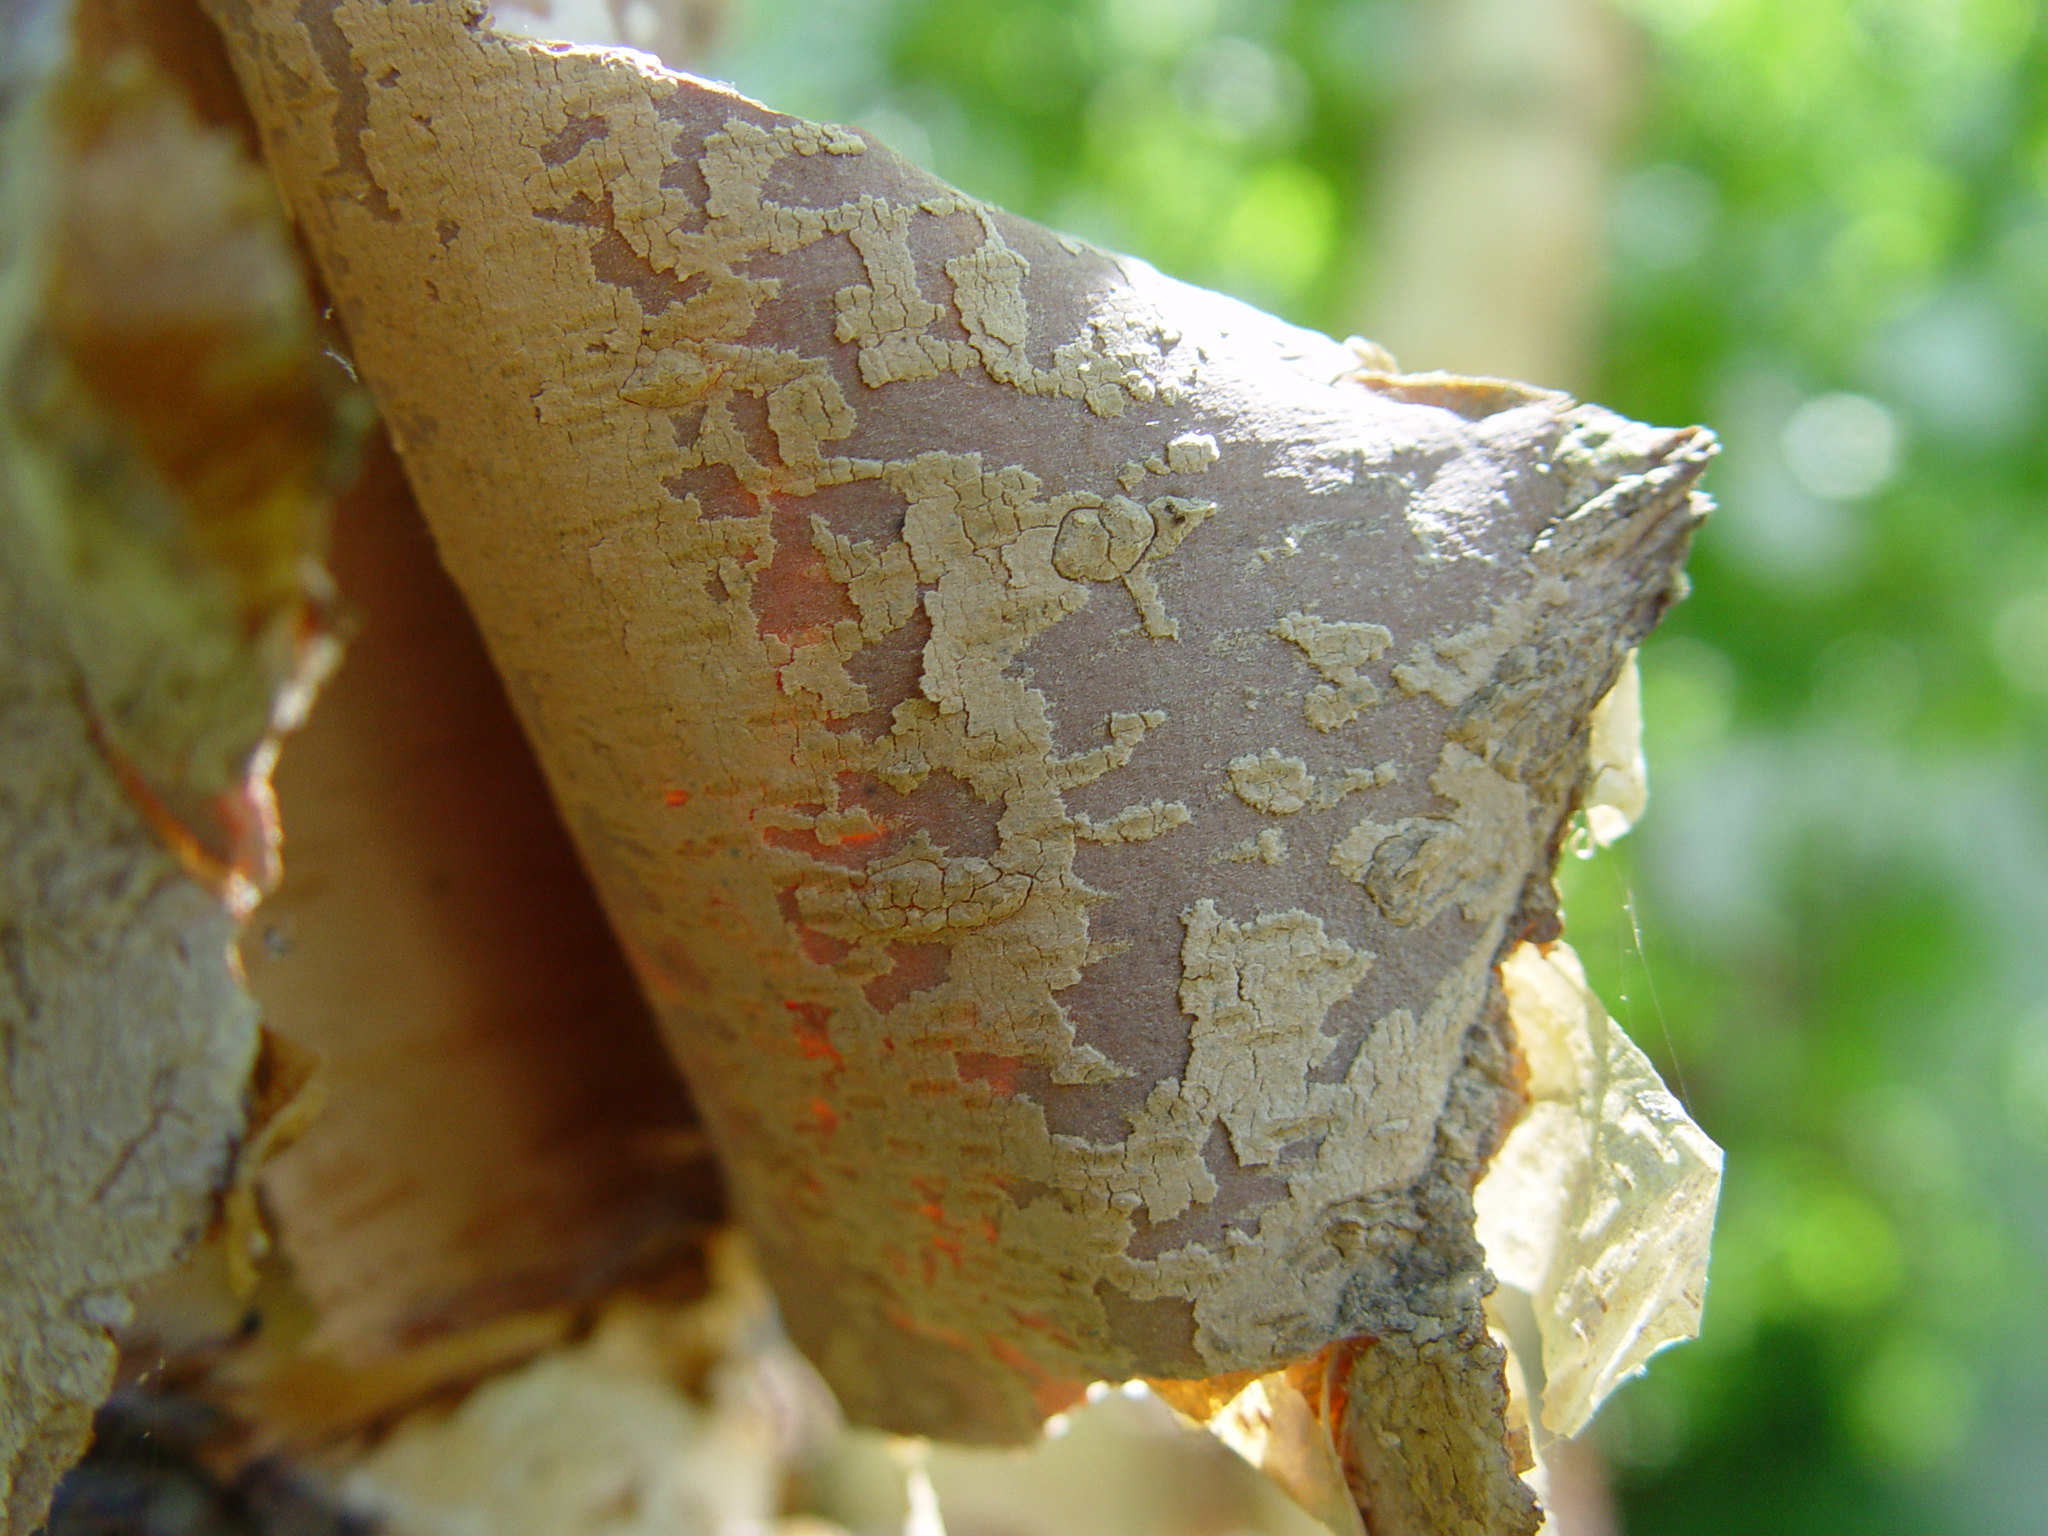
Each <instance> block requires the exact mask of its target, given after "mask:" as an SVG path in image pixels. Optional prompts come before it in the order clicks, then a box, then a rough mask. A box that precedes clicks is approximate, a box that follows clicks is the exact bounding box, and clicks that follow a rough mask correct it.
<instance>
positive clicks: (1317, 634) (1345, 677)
mask: <svg viewBox="0 0 2048 1536" xmlns="http://www.w3.org/2000/svg"><path fill="white" fill-rule="evenodd" d="M1290 542H1292V541H1291V540H1290ZM1272 632H1273V633H1274V634H1275V635H1278V636H1279V637H1280V638H1281V639H1282V640H1285V641H1287V642H1288V644H1290V645H1292V646H1294V647H1295V648H1296V649H1298V650H1299V651H1300V652H1301V653H1302V655H1304V656H1305V657H1307V658H1308V664H1309V665H1310V666H1311V667H1313V668H1315V670H1316V672H1317V674H1318V675H1320V676H1321V677H1322V679H1323V682H1322V684H1321V685H1320V686H1318V687H1315V688H1312V689H1310V690H1309V693H1308V697H1307V698H1305V699H1304V700H1303V701H1302V713H1303V714H1304V715H1305V716H1306V717H1307V719H1308V723H1309V724H1310V725H1312V726H1314V727H1315V728H1316V729H1317V730H1319V731H1334V730H1336V729H1338V728H1339V727H1340V726H1345V725H1349V724H1350V723H1351V722H1352V721H1354V720H1356V719H1357V718H1358V717H1359V716H1360V715H1361V714H1363V713H1364V712H1365V711H1366V710H1368V709H1370V708H1371V707H1372V706H1373V705H1375V704H1377V703H1379V701H1380V691H1379V688H1378V687H1377V686H1376V685H1375V684H1374V683H1373V682H1372V680H1371V679H1370V678H1367V677H1365V676H1363V675H1362V669H1363V668H1365V667H1368V666H1370V665H1371V664H1372V663H1373V662H1375V661H1377V660H1379V658H1380V656H1381V655H1382V653H1384V652H1385V650H1386V649H1387V647H1388V646H1390V645H1392V644H1393V643H1394V636H1393V633H1392V631H1390V630H1389V629H1387V627H1386V626H1385V625H1383V624H1357V623H1349V622H1333V621H1331V620H1329V619H1324V618H1320V617H1318V616H1316V615H1314V614H1307V613H1302V612H1299V611H1297V612H1294V613H1289V614H1286V615H1284V616H1283V617H1282V618H1281V619H1280V620H1279V622H1278V623H1276V624H1274V626H1273V630H1272Z"/></svg>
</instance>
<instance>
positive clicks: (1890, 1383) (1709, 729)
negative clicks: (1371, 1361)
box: [708, 0, 2048, 1536]
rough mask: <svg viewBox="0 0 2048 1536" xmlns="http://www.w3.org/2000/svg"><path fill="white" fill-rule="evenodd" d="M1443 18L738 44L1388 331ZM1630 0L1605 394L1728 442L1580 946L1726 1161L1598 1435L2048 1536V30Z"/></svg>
mask: <svg viewBox="0 0 2048 1536" xmlns="http://www.w3.org/2000/svg"><path fill="white" fill-rule="evenodd" d="M1426 12H1427V7H1426V6H1424V5H1420V4H1415V3H1407V0H1292V3H1286V0H1272V3H1257V0H1101V3H1097V0H1034V3H1015V0H752V3H750V4H746V5H742V6H739V7H737V8H736V9H735V10H734V11H733V12H732V13H731V14H730V15H728V16H727V17H726V18H725V22H724V27H723V32H722V41H721V43H720V46H719V51H718V52H717V53H716V54H715V55H714V56H713V57H712V59H711V60H710V61H709V65H708V68H709V70H710V72H713V73H718V74H721V75H724V76H726V77H728V78H731V79H734V80H735V81H736V82H737V83H738V84H739V85H740V86H741V87H742V88H744V89H746V90H748V91H749V92H750V93H752V94H755V95H758V96H760V97H761V98H763V99H764V100H766V101H768V102H769V103H771V104H772V105H774V106H776V107H779V108H782V109H784V110H788V111H793V112H798V113H802V114H806V115H810V116H816V117H824V118H829V119H836V120H840V121H852V122H857V123H860V124H861V125H863V126H865V127H869V128H871V129H873V130H874V131H876V132H877V133H878V134H879V135H880V136H881V137H883V138H884V139H886V140H888V141H889V142H891V143H892V144H894V145H895V146H896V147H897V148H899V149H901V150H903V151H904V152H905V153H908V154H910V155H911V156H912V157H913V158H916V159H919V160H921V161H922V162H923V163H925V164H926V165H928V166H929V167H930V168H931V169H933V170H935V171H936V172H938V173H939V174H940V175H942V176H944V177H946V178H948V179H949V180H951V181H954V182H955V183H957V184H959V185H960V186H962V187H964V188H966V189H967V190H969V191H971V192H974V193H976V194H978V195H980V196H983V197H986V198H988V199H990V200H993V201H996V202H1000V203H1002V204H1004V205H1006V206H1008V207H1011V208H1013V209H1015V210H1016V211H1018V212H1021V213H1025V214H1028V215H1031V216H1033V217H1036V218H1039V219H1042V220H1045V221H1047V222H1049V223H1052V224H1054V225H1056V226H1059V227H1062V228H1065V229H1068V230H1072V231H1074V232H1076V233H1079V234H1083V235H1086V236H1089V237H1090V238H1093V239H1096V240H1098V241H1101V242H1102V243H1105V244H1108V245H1112V246H1115V247H1118V248H1122V249H1125V250H1129V251H1132V252H1134V253H1136V254H1138V255H1141V256H1144V257H1146V258H1147V259H1149V260H1151V261H1153V262H1154V263H1155V264H1157V265H1158V266H1160V267H1162V268H1163V269H1165V270H1166V271H1168V272H1170V273H1172V274H1174V275H1176V276H1180V277H1185V278H1189V279H1192V280H1194V281H1198V282H1204V283H1209V284H1212V285H1215V286H1218V287H1221V288H1224V289H1227V290H1229V291H1232V292H1235V293H1238V294H1240V295H1242V296H1243V297H1246V298H1248V299H1251V300H1253V301H1254V302H1257V303H1260V304H1263V305H1266V306H1268V307H1270V308H1274V309H1276V310H1277V311H1278V312H1280V313H1281V314H1283V315H1285V316H1286V317H1288V318H1289V319H1293V320H1297V321H1300V322H1302V323H1305V324H1310V325H1315V326H1318V327H1321V328H1324V329H1327V330H1331V331H1334V332H1335V333H1337V334H1339V335H1342V334H1345V333H1346V332H1349V331H1353V330H1359V329H1363V328H1364V323H1363V320H1362V316H1363V315H1364V314H1365V313H1366V312H1367V308H1366V306H1365V305H1364V304H1363V303H1362V301H1361V298H1360V295H1361V294H1363V293H1367V292H1369V291H1370V288H1371V284H1372V282H1373V279H1374V273H1375V270H1376V268H1375V262H1376V260H1377V259H1378V256H1379V241H1378V240H1377V239H1376V234H1375V220H1376V218H1377V217H1379V216H1380V215H1379V213H1378V211H1377V210H1379V209H1380V207H1381V203H1380V193H1381V192H1382V190H1383V189H1382V188H1381V187H1380V186H1379V184H1378V183H1379V182H1380V181H1381V180H1383V177H1382V176H1380V175H1379V174H1378V168H1379V167H1382V166H1384V164H1385V163H1386V153H1387V150H1388V146H1389V144H1390V143H1391V142H1392V141H1391V140H1390V137H1389V136H1390V134H1393V133H1394V132H1396V131H1397V130H1398V127H1399V125H1400V124H1401V123H1402V122H1404V121H1408V120H1411V119H1409V118H1408V117H1407V114H1409V113H1411V112H1412V111H1413V110H1414V103H1415V99H1416V92H1417V91H1418V90H1419V89H1422V88H1423V87H1422V85H1421V82H1424V81H1426V80H1428V79H1429V78H1431V70H1432V68H1433V66H1434V64H1435V63H1436V61H1434V60H1432V59H1431V58H1430V57H1429V53H1430V49H1431V48H1432V47H1433V46H1436V45H1435V44H1433V42H1432V38H1433V37H1435V36H1437V34H1436V33H1433V32H1432V29H1431V28H1430V26H1429V25H1428V22H1429V20H1430V18H1429V16H1428V15H1427V14H1426ZM1620 19H1621V24H1622V27H1623V28H1624V30H1625V33H1626V35H1627V37H1628V39H1629V47H1630V49H1631V50H1633V52H1632V54H1631V57H1632V58H1633V61H1634V62H1633V66H1632V67H1633V68H1634V70H1635V71H1636V82H1635V98H1636V103H1637V104H1636V106H1635V108H1634V110H1633V112H1632V114H1631V115H1630V116H1629V117H1628V119H1627V121H1626V123H1625V126H1624V128H1623V130H1622V132H1621V135H1620V138H1619V141H1618V143H1617V144H1616V145H1615V147H1614V148H1613V150H1612V152H1611V156H1610V160H1611V164H1610V166H1609V171H1610V175H1609V179H1608V182H1607V188H1606V193H1605V204H1606V213H1605V217H1604V228H1603V229H1601V230H1600V231H1599V232H1598V234H1599V241H1598V244H1599V247H1600V248H1601V249H1602V250H1604V252H1605V278H1604V283H1603V285H1602V287H1601V290H1600V292H1601V298H1600V302H1599V307H1598V312H1597V315H1596V318H1595V322H1594V326H1593V334H1592V336H1591V338H1590V347H1591V353H1592V357H1593V362H1592V364H1591V366H1590V370H1589V372H1588V376H1587V377H1586V378H1584V379H1582V380H1579V381H1576V382H1578V383H1579V384H1580V385H1581V386H1582V387H1583V389H1584V391H1585V393H1587V394H1589V395H1590V396H1592V397H1593V398H1597V399H1599V400H1601V401H1602V402H1603V403H1606V404H1608V405H1611V406H1614V407H1616V408H1617V409H1620V410H1622V411H1625V412H1628V413H1630V414H1632V415H1636V416H1640V417H1644V418H1648V419H1651V420H1656V421H1661V422H1667V423H1679V422H1687V421H1704V422H1707V423H1708V424H1710V425H1712V426H1714V427H1715V428H1716V429H1717V430H1718V431H1719V432H1720V433H1721V434H1722V436H1723V439H1724V441H1725V443H1726V447H1727V451H1726V454H1725V455H1724V457H1723V459H1722V461H1721V463H1720V464H1719V465H1718V466H1717V468H1716V469H1715V471H1714V473H1713V475H1712V477H1711V485H1712V488H1713V490H1714V491H1715V493H1716V496H1717V498H1718V500H1719V501H1720V503H1721V511H1720V512H1719V513H1718V514H1717V516H1716V517H1715V519H1714V520H1713V522H1712V523H1711V524H1710V525H1709V527H1708V529H1707V530H1706V532H1705V533H1704V534H1703V536H1702V537H1701V540H1700V542H1699V546H1698V549H1697V552H1696V555H1695V557H1694V560H1693V563H1692V571H1693V576H1694V581H1695V593H1694V596H1693V597H1692V599H1691V600H1690V601H1689V602H1687V603H1685V604H1684V605H1683V606H1682V607H1680V608H1679V609H1678V610H1676V611H1675V612H1674V613H1673V615H1672V616H1671V618H1670V620H1669V621H1668V622H1667V624H1666V626H1665V627H1664V629H1663V630H1662V631H1661V632H1660V633H1659V634H1658V636H1657V637H1656V638H1654V639H1653V640H1652V641H1651V642H1650V644H1649V645H1648V646H1647V647H1646V648H1645V651H1644V657H1643V670H1644V680H1645V681H1644V687H1645V707H1646V716H1647V738H1648V745H1649V753H1650V762H1651V782H1652V799H1651V808H1650V811H1649V813H1648V815H1647V817H1646V818H1645V820H1644V821H1643V823H1642V824H1641V826H1640V827H1639V828H1638V829H1637V831H1636V832H1635V833H1634V834H1633V835H1632V836H1631V837H1630V838H1628V839H1627V840H1626V841H1624V842H1623V843H1622V844H1621V845H1619V846H1618V847H1617V848H1615V849H1613V850H1610V851H1608V852H1605V853H1603V854H1600V855H1599V856H1598V857H1596V858H1594V859H1591V860H1589V861H1585V862H1583V863H1573V864H1572V865H1571V867H1570V868H1568V870H1567V871H1566V877H1565V884H1566V892H1567V899H1568V914H1569V937H1570V938H1571V939H1572V940H1573V941H1574V943H1575V944H1576V945H1577V946H1578V948H1579V949H1580V951H1581V953H1582V954H1583V956H1584V958H1585V960H1586V963H1587V966H1588V968H1589V970H1590V971H1591V973H1592V975H1593V977H1594V979H1595V981H1596V983H1597V984H1598V985H1599V987H1600V989H1601V992H1602V994H1603V996H1605V997H1606V999H1607V1001H1608V1003H1609V1005H1610V1006H1611V1007H1612V1008H1613V1009H1614V1011H1615V1013H1616V1015H1617V1016H1618V1017H1620V1018H1621V1019H1622V1020H1623V1021H1624V1022H1625V1023H1626V1024H1627V1025H1628V1027H1629V1028H1630V1030H1631V1032H1632V1033H1633V1034H1634V1035H1635V1037H1636V1038H1637V1040H1638V1041H1640V1042H1641V1044H1642V1045H1643V1046H1644V1047H1645V1048H1646V1049H1647V1050H1648V1051H1649V1052H1650V1053H1651V1055H1652V1056H1653V1057H1655V1058H1656V1060H1657V1063H1658V1065H1659V1067H1660V1069H1661V1070H1662V1071H1663V1072H1664V1074H1665V1076H1666V1078H1667V1080H1669V1081H1670V1082H1671V1083H1672V1084H1673V1086H1674V1087H1676V1088H1678V1089H1679V1090H1680V1091H1681V1093H1682V1094H1683V1096H1684V1097H1685V1098H1686V1099H1687V1101H1688V1103H1689V1105H1690V1107H1691V1109H1692V1111H1693V1113H1694V1114H1695V1116H1696V1117H1697V1118H1698V1119H1699V1121H1700V1123H1701V1124H1702V1125H1703V1126H1705V1128H1706V1129H1707V1130H1708V1131H1709V1132H1710V1133H1711V1134H1712V1135H1713V1136H1714V1137H1715V1138H1716V1139H1717V1140H1718V1141H1720V1142H1721V1143H1722V1144H1723V1146H1724V1147H1726V1149H1727V1153H1728V1165H1727V1185H1726V1192H1725V1196H1724V1200H1723V1204H1722V1215H1721V1226H1720V1232H1719V1236H1718V1239H1717V1247H1716V1254H1715V1260H1714V1268H1713V1275H1712V1284H1711V1289H1710V1293H1709V1299H1708V1307H1707V1317H1706V1326H1705V1331H1704V1334H1703V1335H1702V1337H1701V1339H1700V1341H1699V1342H1698V1343H1696V1344H1693V1345H1689V1346H1687V1347H1685V1348H1682V1349H1678V1350H1674V1351H1672V1352H1670V1353H1669V1354H1667V1355H1665V1356H1663V1357H1661V1358H1660V1359H1659V1360H1658V1362H1657V1364H1656V1366H1655V1367H1654V1369H1653V1370H1652V1371H1651V1373H1650V1374H1649V1376H1648V1377H1647V1378H1645V1379H1643V1380H1641V1381H1638V1382H1636V1383H1633V1384H1631V1385H1630V1386H1628V1387H1626V1388H1624V1389H1623V1391H1622V1392H1621V1393H1620V1394H1619V1395H1618V1396H1617V1397H1616V1398H1615V1399H1614V1400H1613V1401H1612V1402H1611V1403H1610V1404H1609V1405H1608V1407H1607V1409H1606V1410H1605V1411H1604V1412H1603V1413H1602V1415H1601V1418H1600V1420H1599V1421H1598V1423H1597V1424H1596V1425H1595V1427H1594V1429H1593V1430H1592V1431H1591V1432H1590V1434H1591V1437H1592V1440H1593V1442H1594V1444H1595V1445H1596V1446H1597V1447H1598V1449H1599V1451H1600V1453H1601V1455H1602V1457H1603V1458H1604V1460H1605V1461H1606V1463H1607V1465H1608V1467H1609V1469H1610V1472H1611V1476H1612V1478H1613V1481H1614V1484H1615V1490H1616V1495H1617V1499H1618V1505H1619V1523H1620V1525H1621V1526H1622V1528H1623V1529H1624V1530H1626V1531H1628V1532H1631V1533H1635V1536H1653V1533H1655V1536H1665V1533H1671V1536H1676V1533H1681V1532H1710V1531H1711V1532H1717V1533H1721V1532H1737V1531H1740V1532H1773V1531H1788V1532H1789V1531H1797V1532H1837V1531H1841V1532H1901V1533H1906V1532H1914V1533H1923V1532H1972V1533H1974V1532H1985V1533H1991V1532H1997V1533H2001V1536H2004V1533H2013V1532H2030V1531H2041V1530H2048V771H2044V770H2048V761H2044V759H2048V519H2044V518H2043V516H2042V506H2041V500H2042V491H2043V483H2044V474H2048V463H2044V453H2043V443H2042V433H2041V428H2040V422H2041V417H2040V404H2041V385H2042V369H2043V364H2044V361H2048V90H2044V84H2048V29H2044V26H2043V24H2042V22H2041V19H2040V18H2039V17H2038V16H2037V13H2036V8H2035V7H2034V6H2033V5H2031V4H2028V3H2025V0H1636V3H1634V4H1630V5H1626V6H1624V7H1623V8H1622V11H1621V17H1620ZM1404 361H1406V362H1408V363H1410V364H1411V365H1421V366H1428V365H1429V363H1430V362H1431V360H1430V359H1428V358H1414V357H1410V358H1407V359H1404ZM1539 382H1547V381H1539ZM1816 402H1818V403H1817V404H1816Z"/></svg>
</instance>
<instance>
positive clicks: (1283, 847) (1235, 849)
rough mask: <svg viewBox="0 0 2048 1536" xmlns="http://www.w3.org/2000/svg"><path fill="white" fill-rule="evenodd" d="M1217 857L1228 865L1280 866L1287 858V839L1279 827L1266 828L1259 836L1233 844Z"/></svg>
mask: <svg viewBox="0 0 2048 1536" xmlns="http://www.w3.org/2000/svg"><path fill="white" fill-rule="evenodd" d="M1216 857H1217V858H1218V859H1219V860H1221V861H1222V862H1224V863H1226V864H1253V863H1257V864H1279V863H1282V862H1283V861H1284V860H1285V859H1286V858H1287V839H1286V838H1285V837H1283V836H1281V834H1280V829H1279V828H1278V827H1264V828H1261V829H1260V831H1259V834H1258V836H1256V837H1247V838H1244V839H1243V840H1242V841H1239V842H1235V843H1232V844H1231V845H1230V846H1229V847H1227V848H1225V849H1222V850H1221V851H1220V852H1218V853H1217V855H1216Z"/></svg>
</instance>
